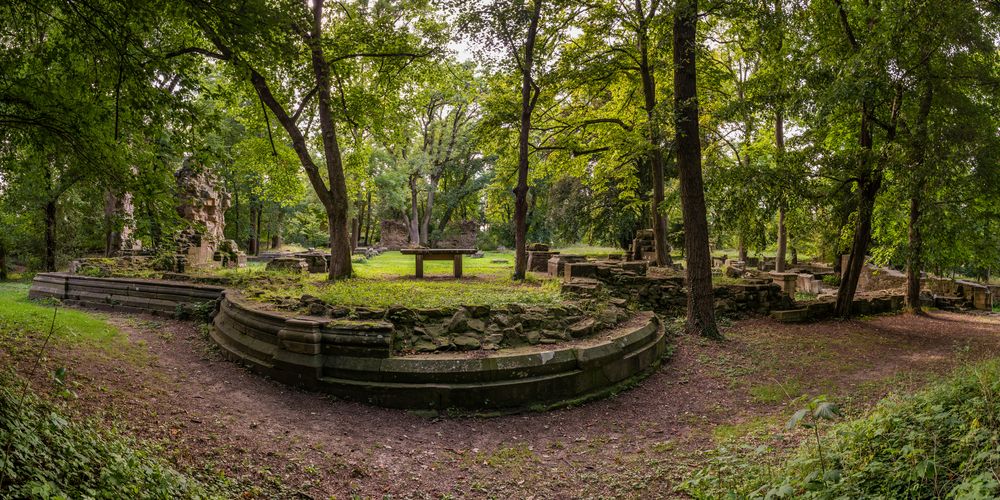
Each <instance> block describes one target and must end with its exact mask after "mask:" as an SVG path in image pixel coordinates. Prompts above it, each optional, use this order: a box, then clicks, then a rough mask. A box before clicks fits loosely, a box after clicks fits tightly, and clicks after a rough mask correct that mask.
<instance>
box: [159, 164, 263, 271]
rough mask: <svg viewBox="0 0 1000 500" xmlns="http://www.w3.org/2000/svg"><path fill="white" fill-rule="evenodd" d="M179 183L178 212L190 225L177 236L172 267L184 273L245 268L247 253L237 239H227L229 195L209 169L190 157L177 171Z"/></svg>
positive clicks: (169, 263)
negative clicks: (213, 268) (224, 268)
mask: <svg viewBox="0 0 1000 500" xmlns="http://www.w3.org/2000/svg"><path fill="white" fill-rule="evenodd" d="M174 178H175V180H176V182H177V202H178V203H177V214H178V215H180V216H181V218H182V219H184V220H185V221H186V223H187V225H188V227H187V228H185V229H183V230H182V231H180V233H178V234H177V235H176V236H175V237H174V243H175V245H176V247H177V252H176V254H175V255H174V256H173V259H172V261H171V262H168V267H170V268H171V269H170V270H171V271H175V272H184V271H185V270H186V269H188V268H198V267H214V266H222V267H243V266H245V265H246V254H244V253H243V252H242V251H240V249H239V246H238V245H237V244H236V242H235V241H233V240H229V239H226V237H225V231H224V230H225V227H226V218H225V214H226V209H228V208H229V203H230V200H229V194H228V193H226V191H225V190H224V189H222V188H221V187H220V186H221V183H220V182H219V180H218V178H217V177H215V175H213V174H212V173H211V172H210V171H209V170H208V169H206V168H204V167H202V166H201V165H200V164H198V163H197V162H196V161H194V160H192V159H190V158H188V159H187V160H185V161H184V165H183V166H182V167H181V168H180V170H178V171H177V172H176V173H175V174H174Z"/></svg>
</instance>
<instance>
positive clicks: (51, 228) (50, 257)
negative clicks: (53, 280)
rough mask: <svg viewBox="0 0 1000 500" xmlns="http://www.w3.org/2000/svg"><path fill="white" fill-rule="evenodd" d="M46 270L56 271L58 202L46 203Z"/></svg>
mask: <svg viewBox="0 0 1000 500" xmlns="http://www.w3.org/2000/svg"><path fill="white" fill-rule="evenodd" d="M45 270H46V271H49V272H52V271H55V270H56V202H55V200H49V201H47V202H46V203H45Z"/></svg>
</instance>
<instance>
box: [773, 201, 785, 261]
mask: <svg viewBox="0 0 1000 500" xmlns="http://www.w3.org/2000/svg"><path fill="white" fill-rule="evenodd" d="M787 249H788V232H787V230H786V229H785V209H784V207H782V208H779V209H778V255H777V256H776V257H775V259H774V270H775V271H777V272H779V273H783V272H785V254H786V253H787Z"/></svg>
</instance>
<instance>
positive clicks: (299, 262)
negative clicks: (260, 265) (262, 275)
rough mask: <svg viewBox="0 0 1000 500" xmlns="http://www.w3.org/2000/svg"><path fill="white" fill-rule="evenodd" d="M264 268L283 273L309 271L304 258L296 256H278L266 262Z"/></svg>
mask: <svg viewBox="0 0 1000 500" xmlns="http://www.w3.org/2000/svg"><path fill="white" fill-rule="evenodd" d="M265 269H267V270H268V271H277V272H284V273H307V272H309V264H308V263H307V262H306V261H305V259H300V258H298V257H279V258H277V259H274V260H272V261H271V262H268V263H267V267H266V268H265Z"/></svg>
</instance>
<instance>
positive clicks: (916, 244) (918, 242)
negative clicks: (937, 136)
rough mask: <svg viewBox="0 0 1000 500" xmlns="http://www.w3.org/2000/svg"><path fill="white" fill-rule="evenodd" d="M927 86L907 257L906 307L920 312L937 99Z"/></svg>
mask: <svg viewBox="0 0 1000 500" xmlns="http://www.w3.org/2000/svg"><path fill="white" fill-rule="evenodd" d="M924 85H925V88H924V92H923V95H922V96H921V98H920V109H919V110H918V111H917V123H916V127H915V130H914V135H915V136H916V137H914V151H913V156H914V158H913V174H914V181H913V186H912V188H911V189H912V191H911V192H910V220H909V228H908V229H909V231H908V233H909V234H908V238H909V243H910V245H909V247H910V248H909V252H908V253H907V256H906V307H907V308H908V309H910V311H912V312H914V313H916V314H923V312H924V310H923V308H922V307H920V274H921V272H922V271H923V249H924V248H923V247H924V239H923V235H922V234H921V233H920V217H921V215H922V214H923V204H922V201H923V196H924V188H925V186H926V184H927V177H926V173H925V172H924V162H925V160H926V157H927V117H928V116H930V113H931V104H932V103H933V99H934V87H933V85H932V83H931V81H930V78H928V79H927V81H926V82H925V83H924Z"/></svg>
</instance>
